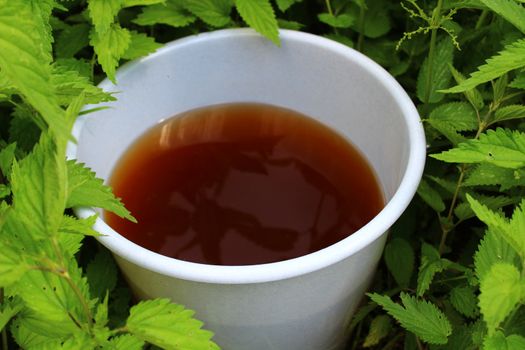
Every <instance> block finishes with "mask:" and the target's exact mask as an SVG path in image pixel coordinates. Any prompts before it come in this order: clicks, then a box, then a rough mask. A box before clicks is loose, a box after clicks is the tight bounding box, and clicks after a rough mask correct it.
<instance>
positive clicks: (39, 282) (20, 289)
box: [14, 260, 89, 338]
mask: <svg viewBox="0 0 525 350" xmlns="http://www.w3.org/2000/svg"><path fill="white" fill-rule="evenodd" d="M70 264H71V265H70V268H69V269H68V270H69V271H68V272H69V273H70V274H71V277H72V279H73V283H75V284H77V288H78V289H79V292H80V293H81V294H82V295H83V296H84V297H85V298H86V299H87V300H89V296H88V293H87V285H86V284H85V281H83V280H82V279H81V277H80V272H79V271H78V268H77V267H73V264H75V262H74V261H72V260H71V261H70ZM14 288H15V291H16V293H17V294H18V295H19V296H20V297H21V298H22V299H23V301H24V305H25V306H26V307H27V311H24V317H23V321H24V325H25V326H26V327H28V329H29V330H31V331H32V332H35V333H38V334H43V335H46V336H50V337H58V338H66V337H68V336H70V335H71V334H74V333H75V332H76V331H78V328H77V325H76V323H75V321H73V319H72V317H74V318H75V319H77V320H78V321H79V322H87V320H86V318H85V315H84V312H83V309H82V305H81V304H80V301H79V299H78V297H77V295H76V294H75V293H74V291H73V289H72V288H71V286H70V285H69V284H68V283H67V282H66V280H65V279H64V278H61V277H59V276H57V275H54V274H51V273H49V272H43V271H36V270H33V271H29V272H27V273H26V274H25V275H24V276H23V277H22V278H21V279H20V280H19V281H18V283H17V284H16V285H15V287H14Z"/></svg>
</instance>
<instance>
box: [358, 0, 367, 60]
mask: <svg viewBox="0 0 525 350" xmlns="http://www.w3.org/2000/svg"><path fill="white" fill-rule="evenodd" d="M365 13H366V11H365V7H364V6H362V7H361V8H360V9H359V37H358V38H357V51H359V52H363V41H364V40H365Z"/></svg>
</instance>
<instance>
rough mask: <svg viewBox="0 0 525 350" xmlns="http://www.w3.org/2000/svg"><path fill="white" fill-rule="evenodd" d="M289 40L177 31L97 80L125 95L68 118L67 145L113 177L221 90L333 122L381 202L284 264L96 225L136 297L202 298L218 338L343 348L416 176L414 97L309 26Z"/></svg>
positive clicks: (188, 302)
mask: <svg viewBox="0 0 525 350" xmlns="http://www.w3.org/2000/svg"><path fill="white" fill-rule="evenodd" d="M280 38H281V47H277V46H275V45H274V44H272V43H271V42H270V41H268V40H266V39H265V38H263V37H261V36H260V35H258V34H257V33H255V32H254V31H252V30H250V29H228V30H220V31H216V32H211V33H204V34H198V35H195V36H191V37H187V38H183V39H180V40H176V41H174V42H171V43H169V44H167V45H165V46H164V47H163V48H161V49H159V50H158V51H157V52H155V53H153V54H151V55H149V56H148V57H145V58H142V59H140V60H137V61H134V62H131V63H128V64H126V65H124V66H123V67H122V68H121V69H119V70H118V72H117V75H116V78H117V85H113V84H112V83H111V82H109V81H108V80H105V81H104V82H102V83H101V84H100V87H102V88H103V89H104V90H106V91H112V92H117V93H116V94H115V96H116V97H117V98H118V100H117V101H115V102H110V103H106V104H103V105H105V106H109V107H110V108H108V109H104V110H100V111H97V112H95V113H91V114H87V115H84V116H82V117H80V118H79V119H78V121H77V122H76V124H75V126H74V129H73V133H74V136H75V138H76V139H77V141H78V142H77V144H70V145H69V148H68V156H69V157H70V158H77V159H78V160H79V161H80V162H85V163H86V165H87V166H89V167H91V168H92V169H93V170H94V171H95V172H96V173H97V175H98V176H99V177H101V178H102V179H105V180H107V179H108V176H109V175H110V174H111V172H112V168H113V166H114V165H115V163H116V162H117V160H118V159H119V157H120V156H121V155H122V154H123V152H124V151H125V150H126V149H127V148H128V146H130V144H131V143H132V142H133V141H134V140H135V139H136V138H137V137H138V136H139V135H141V134H142V133H143V132H144V131H145V130H147V129H148V128H150V127H152V126H153V125H155V124H157V123H158V122H159V121H161V120H163V119H165V118H168V117H171V116H173V115H176V114H178V113H180V112H182V111H186V110H189V109H193V108H196V107H201V106H207V105H213V104H219V103H226V102H261V103H268V104H273V105H279V106H282V107H286V108H290V109H293V110H296V111H299V112H301V113H303V114H306V115H308V116H311V117H313V118H316V119H318V120H319V121H321V122H322V123H324V124H326V125H328V126H329V127H332V128H334V129H336V130H337V131H338V132H339V133H341V134H342V135H344V136H345V137H347V138H348V139H349V140H351V142H352V143H353V144H354V145H355V146H356V147H357V148H358V149H359V150H360V151H361V152H362V153H363V154H364V156H365V157H366V158H367V159H368V161H369V162H370V164H371V166H372V167H373V169H374V170H375V172H376V174H377V177H378V180H379V183H380V186H381V188H382V190H383V194H384V197H385V200H386V205H385V207H384V209H383V210H382V211H381V212H380V213H379V214H377V216H376V217H374V218H373V219H372V220H371V221H370V222H368V224H366V225H365V226H363V227H362V228H361V229H360V230H358V231H357V232H355V233H354V234H352V235H350V236H348V237H347V238H345V239H343V240H341V241H340V242H338V243H336V244H333V245H331V246H329V247H327V248H325V249H322V250H319V251H316V252H313V253H311V254H307V255H304V256H301V257H298V258H294V259H290V260H285V261H280V262H275V263H268V264H259V265H249V266H216V265H206V264H198V263H191V262H186V261H181V260H177V259H173V258H169V257H166V256H162V255H160V254H157V253H154V252H152V251H149V250H147V249H145V248H142V247H140V246H138V245H136V244H134V243H133V242H131V241H129V240H127V239H126V238H124V237H123V236H121V235H120V234H119V233H118V232H115V231H114V230H113V229H111V228H110V227H109V226H108V225H106V224H105V223H104V221H103V219H102V218H99V219H97V222H96V224H95V229H96V230H97V231H99V232H100V233H101V234H103V236H102V237H100V238H99V240H100V242H101V243H102V244H103V245H105V246H106V247H107V248H109V249H110V250H111V252H112V253H113V254H114V256H115V259H116V261H117V263H118V265H119V267H120V269H121V271H122V272H123V274H124V276H125V278H126V279H127V281H128V282H129V285H130V287H131V288H132V290H133V292H134V293H135V295H136V296H137V297H138V298H153V297H168V298H171V299H172V300H173V301H175V302H177V303H181V304H184V305H185V306H186V307H188V308H191V309H193V310H195V311H196V317H197V318H199V319H201V320H203V321H204V322H205V328H207V329H210V330H212V331H213V332H214V333H215V336H214V338H213V339H214V341H216V342H217V343H218V344H219V345H220V346H221V347H222V348H223V349H226V350H248V349H249V350H258V349H260V350H263V349H264V350H268V349H279V350H299V349H300V350H327V349H341V348H343V347H344V345H345V342H346V341H347V327H348V322H349V320H350V319H351V316H352V313H353V312H354V311H355V309H356V307H357V305H358V303H359V302H360V300H361V299H362V297H363V294H364V292H365V291H366V289H367V286H368V285H369V282H370V280H371V278H372V276H373V274H374V271H375V269H376V265H377V263H378V261H379V259H380V257H381V254H382V251H383V247H384V243H385V240H386V237H387V231H388V229H389V227H390V226H391V225H392V224H393V223H394V222H395V221H396V220H397V219H398V217H399V216H400V215H401V214H402V213H403V211H404V210H405V209H406V207H407V205H408V204H409V202H410V200H411V199H412V197H413V196H414V193H415V191H416V189H417V186H418V183H419V181H420V179H421V175H422V171H423V166H424V160H425V138H424V133H423V128H422V126H421V122H420V118H419V116H418V113H417V111H416V109H415V107H414V105H413V103H412V102H411V100H410V98H409V97H408V96H407V94H406V93H405V91H404V90H403V89H402V87H401V86H400V85H399V84H398V83H397V82H396V80H395V79H394V78H393V77H392V76H390V75H389V74H388V73H387V72H386V71H385V70H384V69H382V68H381V67H380V66H379V65H377V64H376V63H374V62H373V61H372V60H370V59H369V58H367V57H365V56H364V55H362V54H360V53H359V52H357V51H355V50H353V49H351V48H349V47H346V46H344V45H342V44H339V43H336V42H334V41H331V40H328V39H325V38H322V37H319V36H315V35H311V34H307V33H301V32H295V31H287V30H283V31H281V32H280ZM90 107H91V106H90ZM319 147H322V145H319ZM328 156H329V155H328ZM76 212H77V215H79V216H80V217H88V216H91V215H93V214H95V213H97V212H98V213H100V211H99V210H98V209H93V208H77V210H76Z"/></svg>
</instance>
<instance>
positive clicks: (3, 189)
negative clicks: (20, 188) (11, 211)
mask: <svg viewBox="0 0 525 350" xmlns="http://www.w3.org/2000/svg"><path fill="white" fill-rule="evenodd" d="M10 194H11V187H9V186H8V185H4V184H0V199H2V198H5V197H7V196H9V195H10Z"/></svg>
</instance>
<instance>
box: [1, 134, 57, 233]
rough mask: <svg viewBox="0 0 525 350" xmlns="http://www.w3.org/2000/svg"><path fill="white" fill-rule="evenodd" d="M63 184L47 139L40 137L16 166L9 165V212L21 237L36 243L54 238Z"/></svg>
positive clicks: (53, 146) (49, 140)
mask: <svg viewBox="0 0 525 350" xmlns="http://www.w3.org/2000/svg"><path fill="white" fill-rule="evenodd" d="M66 183H67V182H66V167H65V163H64V160H63V159H62V156H60V155H58V154H57V149H56V146H55V144H54V142H53V141H52V140H51V139H50V137H49V136H48V135H43V137H42V138H41V139H40V142H39V143H38V145H37V146H36V147H35V149H34V150H33V152H32V153H31V154H29V155H28V156H27V157H26V158H24V159H23V160H22V161H21V162H20V165H18V163H16V162H15V163H13V170H12V173H11V191H12V193H13V208H14V210H15V211H16V213H17V219H18V220H19V221H20V222H19V224H21V225H23V227H24V231H25V232H24V233H25V234H30V235H31V236H32V237H34V238H36V239H43V238H48V237H51V236H53V235H56V234H57V232H58V228H59V226H60V223H61V222H62V213H63V212H64V209H65V204H66V188H65V187H66ZM20 234H22V232H20Z"/></svg>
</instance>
